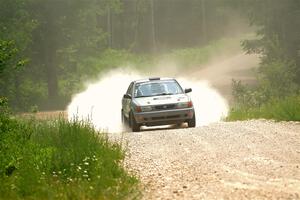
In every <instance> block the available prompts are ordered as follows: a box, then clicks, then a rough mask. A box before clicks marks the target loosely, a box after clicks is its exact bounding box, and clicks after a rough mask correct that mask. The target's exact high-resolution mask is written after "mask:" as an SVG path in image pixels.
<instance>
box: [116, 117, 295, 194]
mask: <svg viewBox="0 0 300 200" xmlns="http://www.w3.org/2000/svg"><path fill="white" fill-rule="evenodd" d="M116 136H117V138H118V137H120V135H116ZM122 137H123V141H124V142H125V143H126V144H127V147H128V156H127V159H126V164H127V166H128V168H129V169H130V170H131V171H132V172H133V173H135V174H137V176H139V177H140V179H141V181H142V186H143V187H144V195H143V198H144V199H300V123H295V122H272V121H266V120H253V121H243V122H219V123H214V124H211V125H209V126H203V127H198V128H189V129H185V128H179V129H169V130H165V129H163V130H150V131H142V132H139V133H123V135H122Z"/></svg>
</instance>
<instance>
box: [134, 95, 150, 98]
mask: <svg viewBox="0 0 300 200" xmlns="http://www.w3.org/2000/svg"><path fill="white" fill-rule="evenodd" d="M141 97H153V95H140V96H136V97H135V98H141Z"/></svg>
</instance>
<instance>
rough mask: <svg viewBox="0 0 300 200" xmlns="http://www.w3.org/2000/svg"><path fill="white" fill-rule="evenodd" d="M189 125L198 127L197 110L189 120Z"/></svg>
mask: <svg viewBox="0 0 300 200" xmlns="http://www.w3.org/2000/svg"><path fill="white" fill-rule="evenodd" d="M188 126H189V127H196V116H195V112H194V113H193V118H192V119H190V120H189V121H188Z"/></svg>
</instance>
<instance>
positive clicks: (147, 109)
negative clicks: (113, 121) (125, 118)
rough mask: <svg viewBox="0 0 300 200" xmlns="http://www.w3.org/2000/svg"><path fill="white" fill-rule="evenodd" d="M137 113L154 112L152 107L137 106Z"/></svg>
mask: <svg viewBox="0 0 300 200" xmlns="http://www.w3.org/2000/svg"><path fill="white" fill-rule="evenodd" d="M135 111H136V112H149V111H152V107H151V106H136V107H135Z"/></svg>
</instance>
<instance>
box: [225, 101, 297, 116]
mask: <svg viewBox="0 0 300 200" xmlns="http://www.w3.org/2000/svg"><path fill="white" fill-rule="evenodd" d="M259 118H264V119H274V120H278V121H300V96H291V97H286V98H283V99H272V100H270V101H269V102H267V103H265V104H263V105H261V106H257V107H248V106H239V107H236V108H233V109H232V110H231V111H230V113H229V116H228V117H227V120H229V121H233V120H247V119H259Z"/></svg>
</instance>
